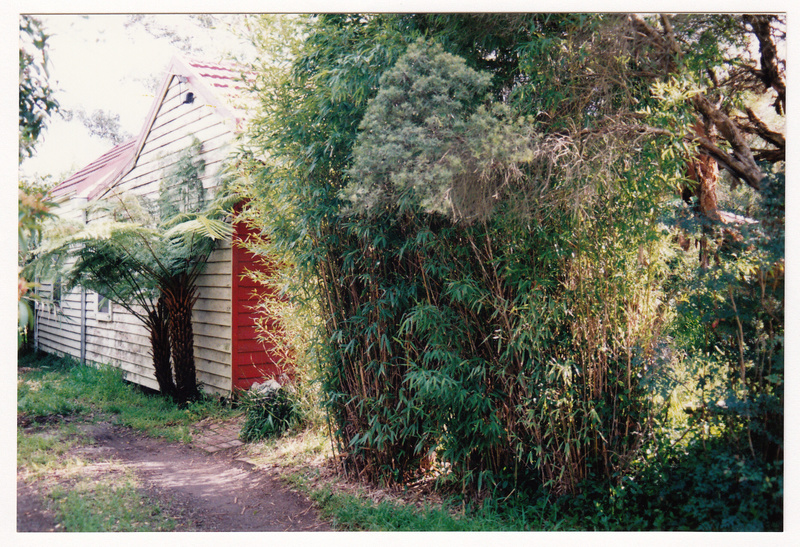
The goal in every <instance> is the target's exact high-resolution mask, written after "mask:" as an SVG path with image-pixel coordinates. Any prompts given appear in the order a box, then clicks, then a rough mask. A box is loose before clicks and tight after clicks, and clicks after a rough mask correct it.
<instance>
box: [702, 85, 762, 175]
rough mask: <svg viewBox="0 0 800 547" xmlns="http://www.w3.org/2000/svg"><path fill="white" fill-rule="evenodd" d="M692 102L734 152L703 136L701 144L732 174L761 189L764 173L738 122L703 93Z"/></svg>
mask: <svg viewBox="0 0 800 547" xmlns="http://www.w3.org/2000/svg"><path fill="white" fill-rule="evenodd" d="M692 103H693V104H694V107H695V109H696V110H697V111H698V112H699V113H700V114H702V115H703V116H705V117H706V118H707V119H709V120H711V123H713V124H714V127H716V128H717V130H718V131H719V133H720V135H722V137H723V138H724V139H725V140H726V141H728V143H729V144H730V145H731V147H732V149H733V153H732V154H729V153H727V152H725V151H723V150H722V149H720V148H719V147H717V146H716V145H715V144H714V143H713V142H711V141H710V140H709V139H706V138H702V137H700V138H698V139H697V141H698V142H699V143H700V145H701V146H702V147H703V148H704V149H705V150H706V151H707V152H708V155H710V156H712V157H713V158H714V159H716V160H717V161H718V162H720V164H721V165H722V166H723V167H725V168H726V169H728V171H730V172H731V174H733V175H734V176H736V177H737V178H740V179H742V180H743V181H744V182H745V183H747V185H748V186H750V187H751V188H753V189H755V190H759V191H760V190H761V179H763V178H764V173H762V172H761V170H760V169H759V168H758V166H757V165H756V162H755V159H754V158H753V152H752V151H751V150H750V147H749V146H748V145H747V143H746V142H745V140H744V137H743V136H742V133H741V132H740V131H739V129H738V128H737V127H736V124H735V123H734V122H733V121H732V120H731V119H730V118H729V117H728V116H727V115H726V114H725V113H724V112H722V111H721V110H719V109H718V108H716V107H714V105H712V104H711V103H710V102H709V100H708V98H706V96H705V95H704V94H703V93H698V94H697V95H695V96H694V98H693V99H692Z"/></svg>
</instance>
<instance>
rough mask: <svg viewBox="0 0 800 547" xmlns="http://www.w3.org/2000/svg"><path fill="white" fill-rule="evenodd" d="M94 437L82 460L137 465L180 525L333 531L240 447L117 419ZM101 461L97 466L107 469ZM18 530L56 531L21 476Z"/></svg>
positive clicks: (134, 467)
mask: <svg viewBox="0 0 800 547" xmlns="http://www.w3.org/2000/svg"><path fill="white" fill-rule="evenodd" d="M89 433H90V435H91V436H92V437H94V439H95V441H96V442H95V443H94V444H91V445H87V446H82V447H80V448H79V449H76V451H75V452H76V455H80V456H81V457H82V458H83V459H86V460H89V461H94V462H102V461H108V460H115V461H117V462H121V463H122V464H124V465H125V466H126V467H127V468H128V469H130V470H132V471H133V472H134V473H135V474H136V475H137V477H138V478H139V480H140V481H141V483H142V484H144V485H145V487H146V488H147V495H148V496H149V497H151V498H155V499H157V500H159V501H160V502H161V504H162V506H163V507H165V510H166V512H167V513H168V514H169V516H171V517H172V518H174V519H176V520H177V521H178V523H179V524H178V527H177V528H176V531H200V532H255V531H316V530H320V531H321V530H330V529H331V528H330V527H329V526H328V525H327V524H326V523H324V522H322V521H321V520H320V519H319V517H318V516H317V514H316V512H315V511H314V508H313V506H312V504H311V503H310V502H309V501H308V500H307V499H305V498H304V497H303V496H301V495H300V494H298V493H296V492H293V491H291V490H289V489H288V488H287V487H286V486H285V485H284V484H283V483H281V482H280V481H279V479H278V478H277V477H276V476H275V475H274V474H273V473H271V472H269V471H266V470H263V469H257V468H255V467H253V466H252V465H250V464H248V463H246V462H244V461H240V460H237V459H236V451H235V450H224V451H220V452H216V453H214V454H208V453H207V452H205V451H203V450H200V449H198V448H192V447H189V446H186V445H183V444H179V443H170V442H167V441H163V440H159V439H152V438H149V437H144V436H141V435H138V434H136V433H133V432H131V431H130V430H127V429H124V428H120V427H115V426H111V425H107V424H104V425H95V426H92V428H91V430H90V432H89ZM102 472H103V471H102V466H97V473H102ZM17 504H18V509H17V530H18V531H20V532H25V531H31V532H33V531H54V530H57V528H55V521H54V519H53V516H52V515H50V514H48V513H47V511H45V510H44V509H43V507H44V506H43V504H42V502H41V500H40V499H39V494H38V493H37V492H36V490H35V489H34V488H31V487H30V485H26V484H25V483H24V482H23V481H20V480H19V479H18V481H17Z"/></svg>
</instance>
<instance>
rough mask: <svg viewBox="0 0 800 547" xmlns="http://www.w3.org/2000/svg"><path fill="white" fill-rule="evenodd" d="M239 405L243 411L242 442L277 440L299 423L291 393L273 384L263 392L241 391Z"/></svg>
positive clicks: (254, 390) (299, 415)
mask: <svg viewBox="0 0 800 547" xmlns="http://www.w3.org/2000/svg"><path fill="white" fill-rule="evenodd" d="M239 405H240V407H241V408H243V409H244V412H245V422H244V425H242V431H241V433H240V437H241V439H242V440H243V441H245V442H255V441H260V440H263V439H268V438H271V437H277V436H279V435H281V434H283V433H284V432H286V431H287V430H289V429H291V428H292V427H295V426H297V425H299V424H300V423H302V421H303V420H302V413H301V411H300V407H299V405H298V403H297V401H296V400H295V397H294V395H293V393H292V392H291V391H289V390H288V389H286V388H285V387H281V386H279V385H278V384H277V383H274V384H272V385H268V388H267V389H264V390H259V389H250V390H248V391H245V392H244V393H243V394H242V395H241V397H240V399H239Z"/></svg>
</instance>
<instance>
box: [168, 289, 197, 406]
mask: <svg viewBox="0 0 800 547" xmlns="http://www.w3.org/2000/svg"><path fill="white" fill-rule="evenodd" d="M196 293H197V291H196V288H195V287H194V284H192V283H190V282H189V281H188V280H187V279H186V276H185V275H181V276H179V277H178V278H176V279H174V280H173V283H172V284H171V287H169V289H168V290H166V291H165V292H164V296H165V299H164V302H165V304H166V306H167V309H168V311H169V334H170V338H171V342H172V364H173V366H174V367H175V386H176V388H177V394H178V399H179V400H180V401H181V402H186V401H191V400H194V399H197V397H198V395H199V392H198V391H197V373H196V370H195V365H194V332H193V329H192V308H193V307H194V302H195V300H197V296H196Z"/></svg>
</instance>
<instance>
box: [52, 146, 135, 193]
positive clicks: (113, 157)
mask: <svg viewBox="0 0 800 547" xmlns="http://www.w3.org/2000/svg"><path fill="white" fill-rule="evenodd" d="M135 151H136V139H131V140H129V141H128V142H124V143H122V144H118V145H116V146H115V147H114V148H112V149H111V150H109V151H108V152H106V153H105V154H103V155H102V156H100V157H99V158H97V159H96V160H94V161H93V162H92V163H90V164H89V165H87V166H86V167H84V168H83V169H81V170H79V171H78V172H76V173H74V174H73V175H72V176H70V177H68V178H67V179H65V180H63V181H62V182H61V183H60V184H59V185H58V186H56V187H55V188H53V190H52V191H51V192H50V194H51V195H52V196H53V197H54V198H56V199H58V198H59V197H62V196H66V195H72V196H75V197H78V196H87V195H88V194H89V193H91V191H92V189H93V188H95V187H96V186H97V185H99V184H103V183H104V182H107V181H108V180H109V178H111V177H112V176H113V175H114V174H115V173H117V172H118V171H119V169H120V168H121V167H122V166H124V165H125V164H127V163H128V162H129V161H130V160H131V158H132V157H133V154H134V152H135Z"/></svg>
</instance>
